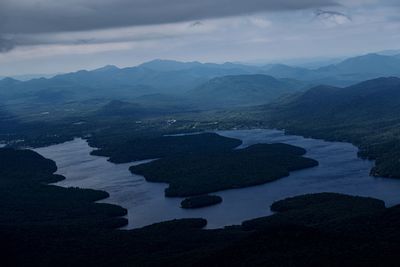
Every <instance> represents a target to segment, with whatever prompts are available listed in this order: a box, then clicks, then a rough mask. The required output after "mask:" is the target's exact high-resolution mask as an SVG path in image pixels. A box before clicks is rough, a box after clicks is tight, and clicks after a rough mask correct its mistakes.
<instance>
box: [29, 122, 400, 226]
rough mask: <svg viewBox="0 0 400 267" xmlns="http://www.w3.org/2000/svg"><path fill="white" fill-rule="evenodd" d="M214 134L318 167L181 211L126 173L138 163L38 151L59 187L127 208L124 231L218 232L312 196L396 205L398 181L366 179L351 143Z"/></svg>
mask: <svg viewBox="0 0 400 267" xmlns="http://www.w3.org/2000/svg"><path fill="white" fill-rule="evenodd" d="M218 134H220V135H223V136H227V137H234V138H238V139H241V140H242V141H243V145H242V146H241V147H246V146H249V145H252V144H256V143H278V142H280V143H287V144H291V145H296V146H300V147H303V148H305V149H306V150H307V155H306V156H307V157H310V158H313V159H316V160H318V161H319V163H320V165H319V166H318V167H315V168H311V169H306V170H301V171H296V172H292V173H291V175H290V176H289V177H285V178H282V179H280V180H278V181H275V182H272V183H267V184H264V185H260V186H254V187H248V188H243V189H233V190H225V191H221V192H218V193H217V194H218V195H219V196H221V197H222V198H223V203H221V204H220V205H216V206H212V207H206V208H202V209H197V210H184V209H181V208H180V202H181V200H182V199H180V198H165V197H164V189H165V188H166V186H167V185H166V184H160V183H149V182H146V181H145V179H144V178H143V177H142V176H139V175H134V174H131V173H130V172H129V170H128V168H129V166H132V165H134V164H140V163H141V162H134V163H128V164H113V163H110V162H108V161H107V159H106V158H104V157H98V156H91V155H90V152H91V151H92V150H93V148H91V147H89V146H88V144H87V142H86V141H85V140H83V139H75V140H73V141H71V142H66V143H63V144H59V145H53V146H49V147H44V148H39V149H36V151H37V152H39V153H40V154H42V155H43V156H45V157H47V158H51V159H53V160H54V161H56V163H57V166H58V171H57V173H59V174H61V175H64V176H65V177H66V180H64V181H61V182H59V183H57V185H59V186H64V187H70V186H76V187H82V188H92V189H100V190H105V191H107V192H109V193H110V198H108V199H106V200H103V201H102V202H107V203H113V204H118V205H120V206H122V207H124V208H126V209H128V219H129V225H128V226H127V227H126V228H127V229H131V228H137V227H142V226H145V225H148V224H152V223H156V222H161V221H165V220H171V219H175V218H200V217H201V218H205V219H207V221H208V225H207V227H208V228H220V227H223V226H227V225H233V224H240V223H241V222H242V221H244V220H248V219H252V218H256V217H261V216H266V215H269V214H271V212H270V210H269V207H270V205H271V204H272V203H273V202H274V201H276V200H280V199H283V198H286V197H290V196H295V195H300V194H306V193H316V192H338V193H345V194H351V195H359V196H370V197H375V198H379V199H382V200H384V201H385V202H386V205H387V206H391V205H395V204H398V203H400V180H394V179H385V178H374V177H370V176H369V171H370V169H371V167H372V166H373V162H371V161H366V160H362V159H359V158H358V157H357V148H356V147H354V146H353V145H351V144H348V143H338V142H326V141H322V140H316V139H310V138H303V137H301V136H294V135H285V134H284V133H283V132H282V131H278V130H264V129H260V130H232V131H219V132H218Z"/></svg>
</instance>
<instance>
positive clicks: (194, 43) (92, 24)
mask: <svg viewBox="0 0 400 267" xmlns="http://www.w3.org/2000/svg"><path fill="white" fill-rule="evenodd" d="M387 49H400V1H398V0H246V1H244V0H202V1H199V0H112V1H110V0H63V1H60V0H0V76H8V75H20V74H34V73H61V72H69V71H74V70H78V69H94V68H97V67H101V66H104V65H108V64H113V65H117V66H119V67H126V66H134V65H137V64H140V63H142V62H145V61H149V60H153V59H174V60H180V61H200V62H217V63H221V62H227V61H230V62H248V63H267V62H276V61H288V60H290V59H304V58H310V59H318V58H334V57H344V56H352V55H361V54H365V53H370V52H376V51H381V50H387Z"/></svg>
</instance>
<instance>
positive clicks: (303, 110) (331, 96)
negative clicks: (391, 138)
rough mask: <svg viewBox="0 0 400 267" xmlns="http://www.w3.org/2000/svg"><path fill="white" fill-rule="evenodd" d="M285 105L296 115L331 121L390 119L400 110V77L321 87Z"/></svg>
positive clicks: (288, 110)
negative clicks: (342, 86)
mask: <svg viewBox="0 0 400 267" xmlns="http://www.w3.org/2000/svg"><path fill="white" fill-rule="evenodd" d="M283 108H284V109H285V111H284V112H285V113H287V114H292V115H293V116H294V117H296V118H298V117H299V116H301V117H308V118H310V119H311V118H318V119H322V118H326V119H327V121H326V122H327V123H331V122H332V121H333V120H337V121H338V122H339V123H344V122H345V121H353V122H355V121H356V120H363V121H365V120H368V121H372V120H385V119H390V118H392V117H396V116H397V114H398V112H400V78H396V77H389V78H378V79H374V80H368V81H365V82H362V83H359V84H356V85H353V86H350V87H346V88H338V87H332V86H325V85H322V86H317V87H314V88H312V89H310V90H308V91H306V92H305V93H303V94H301V95H299V96H298V97H296V98H294V99H293V100H292V102H290V103H289V104H287V105H286V106H284V107H283Z"/></svg>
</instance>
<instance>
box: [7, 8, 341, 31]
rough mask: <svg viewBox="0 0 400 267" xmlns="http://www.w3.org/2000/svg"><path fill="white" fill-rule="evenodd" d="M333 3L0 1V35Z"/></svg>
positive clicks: (154, 22)
mask: <svg viewBox="0 0 400 267" xmlns="http://www.w3.org/2000/svg"><path fill="white" fill-rule="evenodd" d="M335 4H336V3H335V1H334V0H246V1H243V0H201V1H199V0H112V1H110V0H63V1H60V0H1V4H0V5H1V6H0V18H1V20H2V21H1V22H0V33H3V34H19V33H43V32H60V31H86V30H97V29H105V28H114V27H126V26H134V25H149V24H163V23H173V22H181V21H192V20H199V19H205V18H218V17H224V16H233V15H241V14H248V13H254V12H265V11H278V10H299V9H306V8H321V7H326V6H332V5H335Z"/></svg>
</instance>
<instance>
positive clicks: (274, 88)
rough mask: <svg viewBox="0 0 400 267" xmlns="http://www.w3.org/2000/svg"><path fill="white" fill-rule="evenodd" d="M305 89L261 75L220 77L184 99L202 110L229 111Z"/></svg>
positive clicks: (192, 91) (298, 84)
mask: <svg viewBox="0 0 400 267" xmlns="http://www.w3.org/2000/svg"><path fill="white" fill-rule="evenodd" d="M305 87H306V84H305V83H303V82H299V81H294V80H289V79H275V78H274V77H272V76H268V75H261V74H254V75H235V76H223V77H217V78H214V79H211V80H209V81H208V82H206V83H204V84H203V85H201V86H199V87H197V88H196V89H194V90H191V91H189V92H188V93H187V97H188V98H189V99H192V100H193V101H194V102H195V103H198V104H199V105H200V106H202V107H208V108H232V107H238V106H251V105H260V104H266V103H269V102H271V101H273V100H275V99H277V98H279V97H281V96H283V95H286V94H291V93H294V92H296V91H299V90H301V89H304V88H305Z"/></svg>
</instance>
